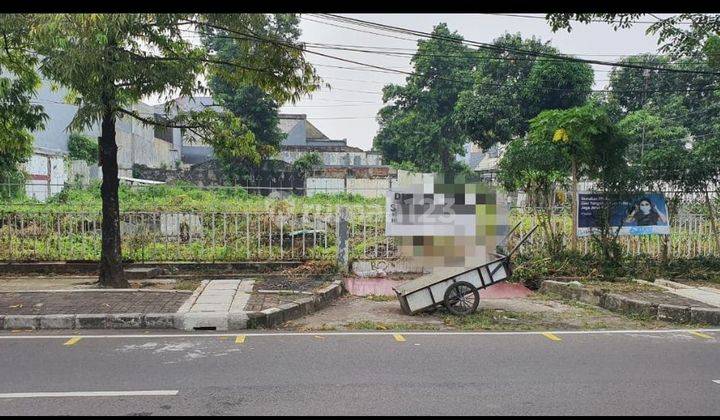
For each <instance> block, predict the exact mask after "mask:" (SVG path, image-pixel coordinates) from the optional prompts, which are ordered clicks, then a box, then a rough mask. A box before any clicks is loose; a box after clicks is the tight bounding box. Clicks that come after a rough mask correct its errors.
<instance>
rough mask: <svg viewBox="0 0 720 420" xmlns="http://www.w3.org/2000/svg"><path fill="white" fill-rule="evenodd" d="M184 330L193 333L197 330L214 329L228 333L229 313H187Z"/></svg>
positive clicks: (184, 317) (184, 319)
mask: <svg viewBox="0 0 720 420" xmlns="http://www.w3.org/2000/svg"><path fill="white" fill-rule="evenodd" d="M182 329H184V330H185V331H193V330H196V329H213V330H215V331H227V329H228V313H227V312H187V313H185V314H183V319H182Z"/></svg>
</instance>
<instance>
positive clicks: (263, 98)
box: [203, 15, 300, 183]
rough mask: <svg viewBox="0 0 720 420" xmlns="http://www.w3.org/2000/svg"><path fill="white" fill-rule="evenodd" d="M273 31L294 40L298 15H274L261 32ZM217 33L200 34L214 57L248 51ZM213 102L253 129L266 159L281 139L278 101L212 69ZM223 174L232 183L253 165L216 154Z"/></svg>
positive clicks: (236, 55) (242, 54) (232, 56)
mask: <svg viewBox="0 0 720 420" xmlns="http://www.w3.org/2000/svg"><path fill="white" fill-rule="evenodd" d="M271 33H272V34H275V35H276V36H279V37H281V38H282V39H285V40H291V41H292V42H297V38H298V36H299V35H300V32H299V30H298V19H297V17H296V16H295V15H276V16H275V19H271V20H270V21H269V22H268V25H267V27H266V28H265V36H268V35H269V34H271ZM217 35H222V36H204V37H203V42H204V44H205V45H206V46H207V47H208V48H210V49H212V50H214V51H216V52H217V53H216V54H217V58H218V59H219V60H223V61H238V60H242V59H244V58H245V56H246V55H247V54H252V53H253V52H252V51H249V50H247V49H244V48H241V47H240V46H239V45H238V43H237V42H234V41H233V39H232V34H231V33H228V32H227V31H218V34H217ZM209 86H210V89H211V91H212V95H213V98H214V99H215V102H216V103H217V104H219V105H220V106H222V107H223V108H225V109H227V110H229V111H230V112H231V113H232V114H233V115H235V116H236V117H237V118H239V119H240V120H241V121H242V122H243V124H244V125H245V126H246V127H247V129H248V130H249V131H250V132H252V133H253V135H254V138H255V147H256V149H257V152H258V154H259V155H260V159H261V160H264V159H267V158H269V157H271V156H273V155H274V154H276V153H277V152H278V150H279V149H280V143H281V142H282V140H283V137H284V135H283V133H282V131H281V130H280V128H279V117H278V108H279V105H278V102H277V101H275V100H274V99H273V98H272V96H271V95H270V94H269V93H267V92H265V91H263V90H262V89H261V88H260V87H259V86H256V85H252V84H247V85H237V84H235V85H233V84H232V83H230V82H228V81H226V80H224V79H223V78H222V74H221V73H220V74H219V73H214V74H213V75H212V76H211V78H210V81H209ZM219 159H220V163H221V166H222V167H223V168H224V170H223V172H224V174H225V177H226V178H227V179H228V180H229V181H230V182H232V183H241V182H245V181H247V180H248V179H249V178H250V176H251V175H250V172H251V171H250V169H251V167H253V166H257V164H256V163H255V162H253V161H252V160H251V159H247V158H231V159H228V158H227V157H222V156H219Z"/></svg>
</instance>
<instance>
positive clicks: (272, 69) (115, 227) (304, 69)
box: [23, 13, 318, 287]
mask: <svg viewBox="0 0 720 420" xmlns="http://www.w3.org/2000/svg"><path fill="white" fill-rule="evenodd" d="M23 19H24V20H25V22H23V23H24V25H23V27H25V28H29V30H28V31H27V34H24V38H25V41H27V42H26V43H27V45H28V49H30V50H31V51H33V52H34V53H36V54H38V55H39V56H40V57H41V58H40V71H41V72H42V74H43V75H45V77H47V78H49V79H51V80H54V81H56V82H59V83H60V84H62V85H64V86H66V87H68V88H69V89H70V90H71V91H72V92H73V94H74V99H75V103H76V104H77V105H78V106H79V109H78V111H77V113H76V115H75V117H74V119H73V120H72V122H71V128H75V129H82V128H85V127H88V126H90V125H93V124H95V123H98V122H99V123H100V126H101V137H100V142H99V143H100V144H99V146H100V155H101V164H102V167H103V182H102V186H101V194H102V199H103V210H102V215H103V220H102V251H101V259H100V284H101V285H104V286H111V287H126V286H127V281H126V280H125V277H124V272H123V268H122V260H121V249H120V229H119V228H120V223H119V220H120V212H119V201H118V164H117V143H116V139H115V136H116V133H115V121H116V120H117V118H118V117H120V116H129V117H132V118H135V119H138V120H140V121H142V122H144V123H147V124H162V125H166V126H175V127H182V128H185V129H187V130H188V131H189V132H190V133H192V135H194V136H197V137H201V138H203V140H204V141H205V142H206V143H208V144H210V145H211V146H213V148H214V150H216V151H217V152H220V153H224V154H226V155H228V156H231V157H244V156H248V155H249V156H252V157H253V159H255V160H257V159H258V152H257V146H256V142H255V138H254V135H253V134H252V132H250V131H249V130H248V128H247V127H246V126H245V125H244V124H243V123H242V121H240V120H239V119H237V118H235V117H234V116H232V115H226V114H218V113H215V112H212V111H209V110H205V111H202V112H199V113H190V114H181V115H179V116H177V118H174V119H173V120H172V121H165V122H162V123H158V122H156V121H155V120H154V119H153V118H152V117H151V116H143V115H140V114H138V113H137V112H135V111H133V109H132V104H134V103H135V102H137V101H139V100H140V99H141V98H143V97H145V96H149V95H154V94H163V93H165V94H167V93H169V94H180V95H187V96H192V95H193V94H194V93H196V92H198V91H201V92H203V91H205V87H204V86H203V85H202V84H201V83H200V82H199V76H201V75H204V74H208V73H216V74H219V75H221V76H222V77H223V78H225V79H226V80H227V81H228V82H229V83H232V84H239V85H246V84H256V85H258V86H260V87H261V88H262V89H263V90H266V91H268V92H270V93H271V94H272V95H274V96H275V97H276V98H277V99H278V100H283V101H284V100H288V99H297V98H298V97H299V96H300V95H301V94H303V93H305V92H307V91H309V90H312V89H314V88H315V87H316V86H317V82H318V78H317V76H316V74H315V72H314V69H313V68H312V66H311V65H310V64H309V63H308V62H307V61H305V59H304V56H303V52H302V48H300V47H298V46H296V45H295V44H294V43H293V42H292V40H286V39H270V40H268V39H266V38H265V37H263V36H262V35H258V33H262V29H263V28H265V27H266V26H267V25H268V24H269V21H270V19H271V17H270V16H268V15H264V14H180V13H178V14H43V15H26V16H24V17H23ZM218 31H224V32H226V33H229V34H231V35H230V36H231V37H232V40H233V42H237V43H238V44H239V45H242V46H243V48H245V49H247V50H250V49H251V50H252V51H253V53H252V54H249V55H247V56H245V57H244V58H243V60H237V61H233V60H230V61H226V60H219V59H218V58H217V57H216V55H215V53H214V52H212V51H209V50H208V49H207V48H205V47H204V46H202V45H197V44H196V43H194V42H192V38H191V37H192V35H194V34H197V33H201V34H206V35H212V34H214V33H217V32H218ZM206 111H207V112H206Z"/></svg>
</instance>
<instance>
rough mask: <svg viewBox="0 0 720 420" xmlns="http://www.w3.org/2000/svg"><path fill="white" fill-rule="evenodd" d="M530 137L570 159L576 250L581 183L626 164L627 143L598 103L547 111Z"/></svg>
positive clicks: (533, 125)
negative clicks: (553, 145)
mask: <svg viewBox="0 0 720 420" xmlns="http://www.w3.org/2000/svg"><path fill="white" fill-rule="evenodd" d="M528 136H529V138H530V139H531V140H532V141H538V142H547V141H553V142H556V143H559V144H561V145H562V146H563V148H564V150H565V153H567V155H568V156H569V157H570V174H571V177H572V201H571V203H572V219H573V227H572V229H573V231H572V236H571V239H572V241H571V244H572V249H573V250H575V249H576V248H577V217H576V216H577V191H578V190H577V185H578V180H579V179H580V177H581V176H583V175H584V176H586V177H588V178H590V179H592V178H599V177H601V176H600V175H602V172H603V171H604V170H606V169H607V168H610V167H611V165H612V163H613V162H618V163H620V162H624V154H625V150H626V147H627V146H626V145H627V143H626V140H625V138H624V137H623V135H622V133H620V132H619V130H618V129H617V126H616V125H615V123H614V122H613V121H612V119H611V118H610V116H609V115H608V112H607V110H606V109H605V108H604V107H602V106H599V105H597V104H595V103H588V104H586V105H583V106H580V107H575V108H570V109H566V110H548V111H543V112H541V113H540V114H538V115H537V117H535V118H533V119H532V120H530V131H529V134H528ZM608 179H610V178H608ZM613 179H615V178H613Z"/></svg>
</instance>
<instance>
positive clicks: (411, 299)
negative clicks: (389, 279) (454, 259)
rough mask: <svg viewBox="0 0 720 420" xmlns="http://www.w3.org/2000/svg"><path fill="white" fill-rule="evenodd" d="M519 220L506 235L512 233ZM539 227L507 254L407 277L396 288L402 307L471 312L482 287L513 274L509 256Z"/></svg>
mask: <svg viewBox="0 0 720 420" xmlns="http://www.w3.org/2000/svg"><path fill="white" fill-rule="evenodd" d="M519 225H520V224H519V223H518V224H517V225H515V227H513V229H512V230H511V231H510V233H508V235H507V236H506V237H505V238H506V239H507V237H509V236H510V234H512V232H514V231H515V229H516V228H517V227H518V226H519ZM535 229H537V225H536V226H533V228H532V229H531V230H530V231H529V232H528V233H526V234H525V235H524V236H523V237H522V238H521V239H520V241H519V242H518V243H517V245H515V247H514V248H513V249H512V250H511V251H510V252H509V253H508V254H507V255H503V254H500V253H492V255H493V256H494V257H497V258H496V259H494V260H492V261H490V262H487V263H485V264H482V265H480V266H478V267H475V268H471V269H467V268H459V269H458V268H456V269H439V270H435V271H434V272H433V273H431V274H427V275H424V276H421V277H419V278H417V279H415V280H411V281H408V282H406V283H403V284H401V285H399V286H397V287H394V288H393V290H394V291H395V294H396V295H397V298H398V300H399V301H400V307H401V308H402V310H403V312H405V313H406V314H408V315H414V314H416V313H418V312H421V311H426V310H433V309H437V308H439V307H440V306H443V305H444V306H445V307H446V308H447V309H448V311H450V313H452V314H454V315H468V314H471V313H473V312H475V310H476V309H477V307H478V304H479V303H480V293H479V290H480V289H484V288H486V287H488V286H492V285H493V284H496V283H499V282H501V281H504V280H507V279H508V278H509V277H510V275H511V274H512V268H511V266H510V257H512V255H513V254H514V253H515V251H517V250H518V248H519V247H520V246H521V245H522V244H523V243H524V242H525V241H526V240H527V239H528V238H529V237H530V235H531V234H532V233H533V232H534V231H535Z"/></svg>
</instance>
